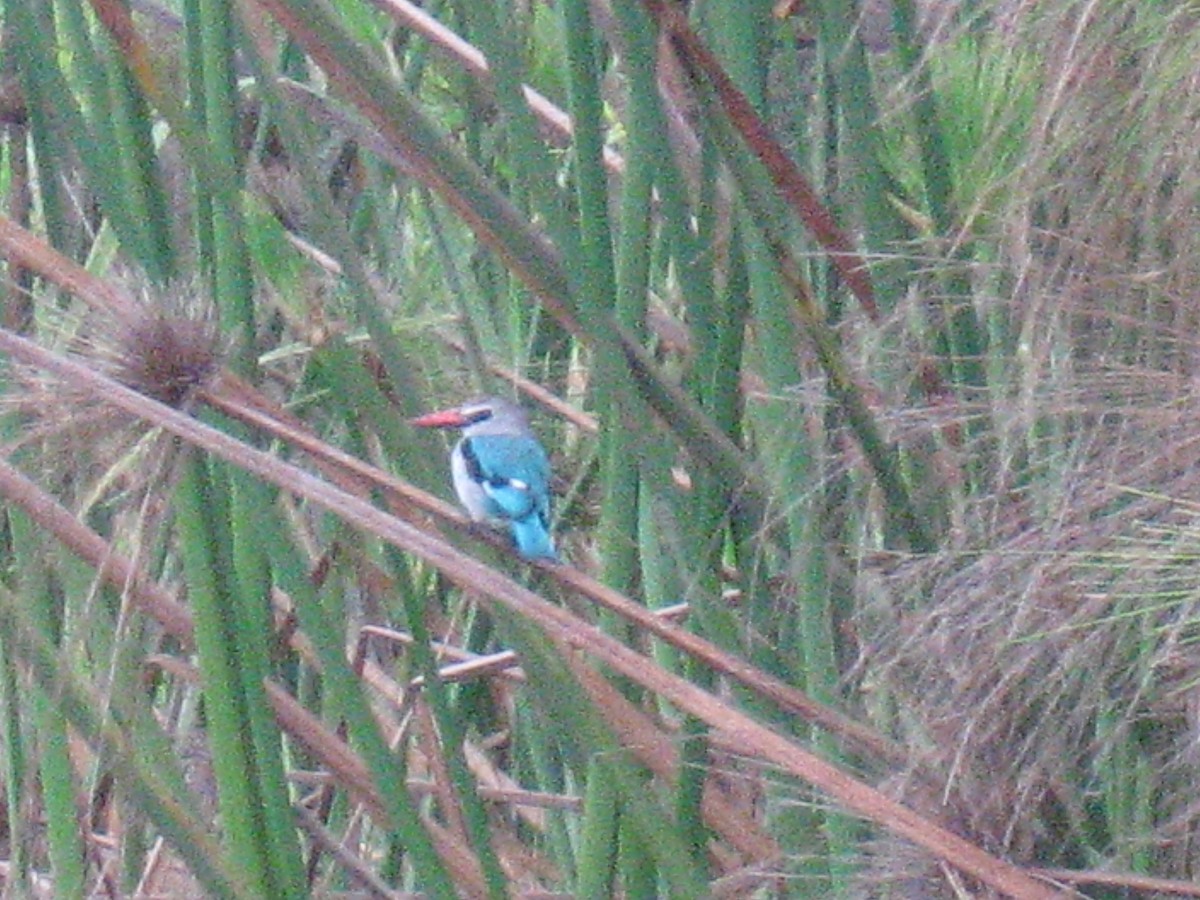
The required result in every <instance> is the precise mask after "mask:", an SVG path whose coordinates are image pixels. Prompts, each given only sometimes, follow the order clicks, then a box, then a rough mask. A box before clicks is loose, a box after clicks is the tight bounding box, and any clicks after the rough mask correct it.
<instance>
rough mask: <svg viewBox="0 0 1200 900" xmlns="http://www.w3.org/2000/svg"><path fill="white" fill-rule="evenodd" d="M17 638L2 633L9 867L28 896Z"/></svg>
mask: <svg viewBox="0 0 1200 900" xmlns="http://www.w3.org/2000/svg"><path fill="white" fill-rule="evenodd" d="M15 644H16V641H15V640H14V639H13V637H12V636H11V635H10V634H9V632H8V629H4V630H3V631H2V632H0V704H2V705H3V713H4V732H3V734H4V783H5V785H7V790H5V792H4V802H5V810H6V811H7V814H8V822H9V826H8V827H9V831H8V841H9V847H10V850H9V868H10V870H11V873H12V874H11V876H10V877H11V879H12V884H13V885H14V887H17V886H20V887H21V888H23V889H24V890H25V891H26V896H32V894H33V892H32V883H31V881H30V878H29V852H28V848H29V841H30V835H28V834H27V826H26V823H25V816H23V815H22V814H21V809H22V807H23V806H24V805H25V804H26V803H28V802H29V798H28V797H27V796H26V793H25V786H26V785H27V784H29V778H28V774H27V773H28V771H29V770H28V760H27V758H26V755H25V743H26V740H27V738H26V734H25V732H26V728H25V719H24V717H23V715H22V705H21V702H20V701H21V699H22V698H23V697H24V696H25V695H24V693H23V692H22V691H21V690H20V689H19V688H18V687H17V669H18V659H19V653H18V650H17V648H16V646H15Z"/></svg>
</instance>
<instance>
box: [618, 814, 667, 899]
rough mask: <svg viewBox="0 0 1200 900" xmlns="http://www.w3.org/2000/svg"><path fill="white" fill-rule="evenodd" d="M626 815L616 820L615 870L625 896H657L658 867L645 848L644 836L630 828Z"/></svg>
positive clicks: (652, 856)
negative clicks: (618, 873)
mask: <svg viewBox="0 0 1200 900" xmlns="http://www.w3.org/2000/svg"><path fill="white" fill-rule="evenodd" d="M630 824H631V822H630V820H629V818H628V817H626V816H622V817H621V819H620V820H619V821H618V826H619V828H618V838H617V844H618V847H617V853H618V856H617V871H618V872H620V876H621V886H622V888H623V889H624V891H623V895H624V896H626V897H657V896H659V880H658V867H657V866H656V865H655V864H654V855H653V854H651V853H649V852H648V851H647V849H646V842H645V838H644V837H643V836H642V835H640V834H638V833H637V832H636V831H635V830H634V829H632V828H630V827H629V826H630Z"/></svg>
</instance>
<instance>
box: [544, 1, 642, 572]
mask: <svg viewBox="0 0 1200 900" xmlns="http://www.w3.org/2000/svg"><path fill="white" fill-rule="evenodd" d="M561 9H562V16H563V31H564V35H565V39H566V49H567V74H568V86H569V88H570V91H569V93H570V100H571V120H572V122H573V124H574V129H575V140H574V162H575V191H576V197H577V201H578V204H579V258H578V261H577V262H576V263H575V265H573V266H572V268H571V273H570V274H571V277H572V280H573V282H574V285H575V294H576V297H577V298H578V304H579V306H578V308H579V314H580V317H581V321H582V323H583V325H584V328H585V329H586V330H587V331H588V332H589V333H592V334H604V333H605V332H606V331H608V328H607V321H608V319H609V317H610V316H612V315H613V313H614V312H615V313H616V316H617V318H618V321H619V320H620V318H621V317H622V315H626V316H629V318H630V319H632V320H633V321H632V322H625V323H623V324H625V325H626V327H632V328H638V329H639V330H640V327H641V324H642V323H641V319H642V312H641V311H642V310H643V309H644V304H645V299H644V292H643V294H642V296H641V297H640V298H639V297H634V296H633V295H632V290H633V289H634V288H635V287H636V285H635V284H634V280H635V279H636V280H637V281H639V282H643V283H644V277H645V276H644V275H643V274H642V273H640V272H638V271H637V270H636V269H632V268H630V269H626V277H627V278H629V279H630V282H629V284H628V285H627V286H628V287H629V288H630V294H628V295H626V296H625V298H624V299H625V301H626V303H627V304H628V307H627V308H625V309H621V308H620V307H617V296H616V291H617V284H616V266H615V262H614V259H613V241H612V232H611V228H610V226H609V217H608V208H609V198H608V174H607V172H606V171H605V169H604V162H603V151H604V132H603V125H604V108H603V107H604V105H603V101H602V100H601V97H600V73H599V72H597V68H598V66H599V65H600V60H601V56H600V53H599V49H598V47H597V43H596V39H595V35H594V33H593V30H592V19H591V11H590V9H589V6H588V3H587V0H565V2H564V3H563V4H562V7H561ZM635 177H639V182H635V184H634V185H633V187H632V189H633V190H634V191H635V192H637V193H634V194H632V195H629V194H628V193H627V198H628V200H629V203H630V206H626V207H623V210H622V211H623V212H624V213H626V214H628V215H630V217H631V218H634V217H637V216H645V215H646V212H645V209H644V202H645V200H646V199H647V198H648V197H647V196H646V195H648V186H647V185H646V183H645V179H646V175H645V174H642V175H640V176H638V175H637V173H635ZM629 190H630V186H629V185H628V184H627V185H626V191H627V192H628V191H629ZM634 204H639V205H641V206H642V208H631V207H632V206H633V205H634ZM624 224H627V225H629V226H630V227H634V224H633V222H626V223H624ZM626 262H627V263H628V262H630V261H629V260H628V259H627V260H626ZM615 350H616V348H615V347H614V346H613V345H612V344H611V343H610V342H608V341H602V342H601V343H600V344H599V346H597V347H596V351H595V365H594V372H595V374H594V393H595V402H596V408H597V410H598V411H599V414H600V416H601V419H602V421H603V422H604V423H605V424H604V427H603V428H602V430H601V434H600V483H601V497H602V499H601V508H600V524H599V527H598V532H599V552H600V558H601V561H602V565H603V577H604V580H605V582H606V583H608V584H609V585H610V586H612V587H614V588H616V589H618V590H621V591H622V592H628V591H630V590H631V589H632V588H633V587H634V586H635V585H636V583H637V552H636V550H637V545H636V542H635V539H634V535H636V533H637V490H638V486H637V462H636V460H634V459H633V458H632V457H631V456H630V454H629V453H628V452H626V450H625V447H624V441H623V438H622V435H621V433H620V431H619V430H618V429H617V427H616V423H617V421H618V413H619V410H620V408H621V399H620V397H621V395H620V392H619V388H618V382H619V381H620V379H621V376H622V371H623V369H624V365H623V363H622V361H621V359H620V357H619V356H618V355H617V354H616V352H615Z"/></svg>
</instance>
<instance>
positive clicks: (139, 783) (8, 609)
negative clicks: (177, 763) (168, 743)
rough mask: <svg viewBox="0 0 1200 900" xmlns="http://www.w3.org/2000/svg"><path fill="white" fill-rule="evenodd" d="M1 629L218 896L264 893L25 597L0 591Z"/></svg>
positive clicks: (240, 899) (233, 898)
mask: <svg viewBox="0 0 1200 900" xmlns="http://www.w3.org/2000/svg"><path fill="white" fill-rule="evenodd" d="M0 633H3V634H5V635H8V636H10V638H11V639H12V644H13V645H14V647H15V650H16V654H15V657H14V658H16V657H19V658H20V659H21V660H22V661H23V662H24V663H26V664H27V665H28V666H30V668H31V671H32V674H33V678H34V680H35V681H36V682H37V683H38V684H39V685H40V686H41V688H42V690H43V691H44V692H45V693H46V694H47V695H48V696H52V697H54V699H55V704H56V706H57V708H58V711H59V714H60V715H61V716H62V717H63V718H65V719H66V720H67V721H68V722H70V723H71V725H72V727H74V728H75V729H76V730H78V731H79V732H80V734H81V735H82V736H83V738H84V740H86V741H87V742H88V743H89V744H91V746H92V747H94V748H96V750H97V752H98V753H101V754H103V755H104V757H105V759H107V760H109V761H110V763H111V765H112V767H113V771H114V774H115V775H116V777H117V779H118V781H119V782H120V783H121V784H122V785H123V786H124V789H125V791H126V793H127V794H128V795H129V796H130V798H131V799H132V800H133V802H134V803H135V805H137V806H138V807H139V808H140V809H141V810H142V811H143V812H144V813H145V814H146V816H147V817H148V818H149V819H150V821H151V822H153V823H154V825H155V826H156V827H157V828H158V829H159V830H160V832H161V833H162V834H163V836H164V837H165V838H166V839H167V840H168V841H169V842H170V843H171V846H173V847H174V848H175V849H176V850H178V851H179V853H180V855H181V856H182V857H183V859H184V861H185V862H186V863H187V865H188V867H189V869H190V870H191V872H192V873H193V874H194V875H195V876H196V877H197V879H199V880H200V882H201V884H202V885H203V886H204V888H205V890H206V891H207V893H208V896H210V897H214V898H229V900H246V898H251V897H258V896H262V895H261V894H258V893H256V892H255V891H254V890H252V888H251V887H250V883H249V882H247V881H245V880H243V879H242V877H241V874H240V873H239V872H237V871H236V868H234V867H230V866H229V864H228V861H227V860H225V859H224V858H223V857H222V854H221V852H220V850H219V849H218V848H217V847H216V846H215V845H214V844H213V842H212V841H211V839H210V838H209V837H208V835H207V834H206V833H205V832H204V829H203V827H202V826H201V825H200V823H199V822H197V821H196V820H195V819H194V818H193V817H191V816H190V813H189V810H190V808H191V806H190V804H189V803H188V802H187V801H185V800H184V799H182V798H181V796H180V795H179V794H178V793H176V792H173V791H172V790H171V789H170V788H169V786H168V784H167V783H166V781H165V780H164V779H163V778H161V776H160V775H159V773H158V772H156V771H155V770H154V768H153V765H152V763H153V760H154V758H153V757H152V756H151V755H150V754H146V755H143V754H142V753H141V749H140V748H138V749H135V746H136V745H135V744H134V743H133V741H132V740H131V737H130V736H129V735H128V734H126V733H125V732H123V731H122V730H120V728H118V727H117V726H116V725H115V724H113V723H111V722H104V721H103V720H101V719H100V717H99V716H98V715H97V711H98V710H101V709H104V708H105V704H104V703H103V702H102V701H101V700H100V698H99V697H96V696H94V695H93V694H92V693H91V692H90V691H89V690H88V689H87V688H85V687H83V686H81V685H80V684H79V683H78V681H77V680H76V679H75V677H74V675H73V673H72V672H71V671H70V670H69V669H67V668H65V667H64V666H63V665H62V659H61V657H60V655H59V654H58V652H57V651H56V649H55V647H54V645H53V644H52V643H51V642H50V640H49V639H48V637H47V635H46V634H45V633H44V632H42V630H41V629H40V627H39V626H37V625H36V624H34V623H33V621H32V620H31V618H30V615H29V612H28V608H27V607H26V605H25V604H24V603H23V602H22V600H21V598H19V597H17V596H15V595H13V594H12V593H10V592H9V591H7V590H0Z"/></svg>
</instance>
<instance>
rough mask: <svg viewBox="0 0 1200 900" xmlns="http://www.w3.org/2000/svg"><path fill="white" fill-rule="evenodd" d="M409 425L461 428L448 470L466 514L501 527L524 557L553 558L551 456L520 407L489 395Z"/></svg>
mask: <svg viewBox="0 0 1200 900" xmlns="http://www.w3.org/2000/svg"><path fill="white" fill-rule="evenodd" d="M412 424H413V425H418V426H420V427H422V428H458V429H460V430H461V431H462V437H461V438H460V439H459V441H458V443H457V444H455V445H454V450H453V451H452V452H451V454H450V473H451V475H452V476H453V478H454V490H455V493H457V494H458V499H459V501H460V502H461V503H462V505H463V506H464V507H465V508H466V510H467V513H468V514H469V515H470V516H471V518H472V519H474V520H475V521H477V522H488V523H490V524H493V525H500V526H503V527H506V528H507V529H508V532H509V534H510V535H511V536H512V540H513V543H514V544H515V545H516V547H517V552H518V553H519V554H521V556H523V557H524V558H525V559H549V560H555V561H557V560H558V554H557V553H556V552H555V550H554V540H553V538H551V537H550V461H549V460H548V459H547V458H546V451H545V450H543V449H542V445H541V444H539V443H538V439H537V438H536V437H534V435H533V431H532V430H531V429H530V427H529V416H528V415H526V413H525V410H523V409H522V408H521V407H519V406H518V405H517V404H515V403H513V402H511V401H509V400H505V399H503V398H502V397H488V398H487V399H484V400H477V401H474V402H472V403H467V404H465V405H463V406H460V407H458V408H457V409H447V410H443V411H441V412H433V413H429V414H427V415H424V416H419V417H417V418H416V419H413V420H412Z"/></svg>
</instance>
